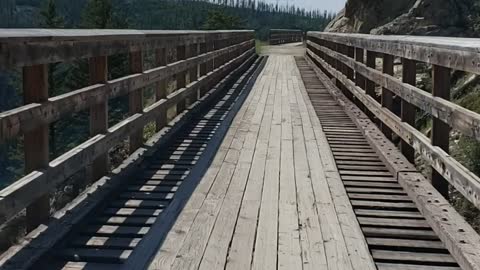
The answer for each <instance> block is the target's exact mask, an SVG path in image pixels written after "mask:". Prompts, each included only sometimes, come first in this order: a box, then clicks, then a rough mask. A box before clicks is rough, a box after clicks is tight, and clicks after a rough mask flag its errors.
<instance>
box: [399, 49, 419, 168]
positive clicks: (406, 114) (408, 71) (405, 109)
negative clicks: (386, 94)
mask: <svg viewBox="0 0 480 270" xmlns="http://www.w3.org/2000/svg"><path fill="white" fill-rule="evenodd" d="M402 82H404V83H407V84H410V85H413V86H416V84H417V64H416V62H415V61H413V60H409V59H406V58H402ZM401 102H402V104H401V112H400V117H401V118H402V121H404V122H405V123H407V124H409V125H410V126H412V127H415V120H416V118H415V116H416V109H415V107H414V106H413V105H412V104H410V103H408V102H407V101H405V100H404V99H402V101H401ZM400 149H401V150H402V154H403V155H404V156H405V157H406V158H407V160H408V161H410V163H412V164H414V163H415V150H414V149H413V147H411V146H410V145H409V144H408V142H405V141H404V140H402V141H401V143H400Z"/></svg>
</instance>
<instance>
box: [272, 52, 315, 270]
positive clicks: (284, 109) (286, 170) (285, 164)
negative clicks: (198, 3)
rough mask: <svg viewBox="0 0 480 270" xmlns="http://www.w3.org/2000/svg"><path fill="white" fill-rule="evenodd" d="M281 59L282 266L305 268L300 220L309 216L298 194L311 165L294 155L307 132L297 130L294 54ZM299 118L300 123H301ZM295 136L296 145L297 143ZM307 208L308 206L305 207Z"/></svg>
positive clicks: (279, 258) (279, 230) (279, 255)
mask: <svg viewBox="0 0 480 270" xmlns="http://www.w3.org/2000/svg"><path fill="white" fill-rule="evenodd" d="M277 59H279V60H278V61H280V64H281V66H280V68H279V71H278V72H279V74H278V75H277V76H278V77H277V79H276V85H277V88H276V91H275V92H276V96H275V106H280V110H279V111H280V112H279V113H280V115H281V118H282V123H281V133H280V134H279V135H280V137H281V143H280V180H279V185H280V189H279V197H278V208H279V210H278V211H279V215H278V269H301V268H302V257H301V256H300V254H302V253H303V252H302V251H305V249H302V250H301V249H300V238H301V236H300V235H302V233H303V232H300V226H299V224H304V222H305V221H304V220H305V218H304V217H300V216H299V214H300V211H304V210H303V207H304V205H303V202H301V201H300V200H301V198H299V197H298V196H297V195H298V194H299V192H300V191H299V190H297V188H298V181H305V179H301V180H299V179H297V177H298V178H303V176H304V175H305V174H308V172H306V171H308V167H307V169H305V165H306V163H304V164H302V165H303V167H301V165H299V164H297V163H298V161H295V160H294V157H295V158H297V159H300V158H301V157H300V156H299V155H300V153H299V151H301V149H299V148H300V147H302V146H301V144H302V142H303V141H302V138H300V137H303V133H302V134H295V130H298V127H300V128H301V120H299V119H298V118H299V117H300V116H299V115H297V114H298V109H297V107H298V105H297V104H296V102H290V101H289V96H290V95H292V94H294V93H293V89H291V88H292V87H289V85H291V80H292V77H291V75H290V74H288V73H287V72H286V71H287V70H286V65H288V63H291V59H290V57H278V58H277ZM277 100H280V102H277ZM277 111H278V110H277ZM299 121H300V123H298V122H299ZM293 127H295V128H293ZM277 136H278V135H277ZM295 140H296V144H297V147H296V149H295V147H294V144H295ZM303 147H305V146H303ZM305 161H306V160H305ZM295 191H297V193H296V192H295ZM305 196H306V194H305ZM308 207H313V204H309V205H308ZM297 208H300V209H297ZM305 211H307V210H306V209H305ZM303 235H304V233H303ZM306 252H309V251H306ZM303 254H304V253H303Z"/></svg>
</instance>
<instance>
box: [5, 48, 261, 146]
mask: <svg viewBox="0 0 480 270" xmlns="http://www.w3.org/2000/svg"><path fill="white" fill-rule="evenodd" d="M252 46H253V41H252V40H249V41H245V42H243V43H241V44H237V45H234V46H232V47H229V48H225V49H222V50H218V51H212V52H209V53H207V54H204V55H200V56H197V57H193V58H190V59H188V60H184V61H178V62H175V63H172V64H169V65H167V66H162V67H157V68H153V69H150V70H147V71H144V72H143V73H139V74H134V75H129V76H126V77H123V78H119V79H115V80H111V81H108V82H106V83H105V84H95V85H92V86H88V87H85V88H82V89H78V90H75V91H72V92H69V93H66V94H63V95H59V96H56V97H52V98H50V99H48V100H45V101H43V102H35V103H29V104H27V105H25V106H23V107H19V108H16V109H13V110H11V111H6V112H2V113H0V142H3V141H5V140H6V139H9V138H13V137H15V136H16V135H18V134H19V133H25V132H28V131H30V130H32V129H35V128H36V127H38V126H41V125H43V124H45V123H52V122H55V121H57V120H59V119H61V118H62V117H64V116H66V115H69V114H71V113H74V112H79V111H82V110H84V109H86V108H89V107H90V106H94V105H95V104H101V103H103V102H105V101H106V100H108V99H112V98H115V97H119V96H123V95H126V94H129V93H130V92H132V91H135V90H138V89H140V88H142V87H146V86H148V85H150V84H153V83H156V82H158V81H161V80H164V79H168V78H170V77H172V76H173V75H174V74H177V73H178V72H180V71H185V70H187V69H189V68H191V67H192V66H194V65H198V64H199V63H202V62H205V61H211V60H212V59H213V58H214V57H217V56H218V55H221V54H225V53H227V52H228V51H231V50H235V49H241V51H242V52H244V51H245V50H246V49H249V48H251V47H252Z"/></svg>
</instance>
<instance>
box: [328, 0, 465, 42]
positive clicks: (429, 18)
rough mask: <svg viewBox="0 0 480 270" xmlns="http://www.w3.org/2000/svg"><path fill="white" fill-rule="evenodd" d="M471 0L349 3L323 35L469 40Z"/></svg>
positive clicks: (359, 0) (352, 0)
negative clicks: (461, 38)
mask: <svg viewBox="0 0 480 270" xmlns="http://www.w3.org/2000/svg"><path fill="white" fill-rule="evenodd" d="M472 6H473V0H349V1H348V2H347V4H346V6H345V8H344V9H343V10H342V11H341V12H340V13H339V15H338V16H337V17H336V18H335V19H334V20H333V21H332V22H331V23H330V24H329V25H328V26H327V28H326V31H329V32H343V33H372V34H409V35H436V36H470V35H471V34H472V33H471V32H470V30H469V29H470V27H469V23H470V18H471V12H472Z"/></svg>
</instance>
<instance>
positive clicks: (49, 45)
mask: <svg viewBox="0 0 480 270" xmlns="http://www.w3.org/2000/svg"><path fill="white" fill-rule="evenodd" d="M0 33H1V34H0V69H11V68H17V67H23V70H24V85H25V84H26V86H27V88H25V86H24V88H25V89H30V88H32V87H33V86H34V85H35V84H38V83H40V82H39V80H40V79H42V78H43V79H45V78H47V77H44V76H48V75H47V74H46V73H45V72H44V71H45V67H46V66H47V65H48V64H49V63H56V62H65V61H71V60H76V59H80V58H90V59H89V63H90V77H91V78H90V82H91V83H92V84H93V85H90V86H87V87H85V88H82V89H77V90H73V91H71V92H69V93H66V94H63V95H60V96H55V97H50V98H48V95H46V96H41V97H39V98H37V97H35V96H32V98H29V99H25V100H26V102H29V103H27V104H25V105H24V106H21V107H18V108H15V109H13V110H10V111H7V112H2V113H0V143H4V142H5V141H6V140H7V139H11V138H16V137H18V136H20V135H24V136H25V138H27V137H28V138H32V140H30V141H31V144H30V143H29V141H26V142H27V143H28V144H25V152H26V158H28V159H29V160H28V162H29V163H28V164H30V165H29V166H28V167H27V170H26V173H27V175H26V176H25V177H23V178H22V179H20V180H18V181H16V182H14V183H13V184H11V185H10V186H8V187H6V188H5V189H3V190H1V191H0V223H3V222H6V221H8V220H9V219H10V218H12V217H14V216H15V215H17V214H18V213H19V212H21V211H22V210H23V209H25V208H27V223H28V230H29V231H30V230H32V229H34V228H35V227H36V226H38V225H39V224H41V223H43V222H45V221H46V220H48V216H49V215H50V208H49V199H48V196H49V193H51V192H52V191H54V189H55V188H56V186H57V185H58V184H61V183H63V182H65V181H66V180H67V179H68V178H69V177H71V176H72V175H74V174H75V173H77V172H78V171H79V170H81V169H83V168H85V167H88V166H89V165H93V166H92V169H93V170H94V171H93V172H92V175H93V179H91V180H88V181H86V183H87V184H88V183H91V182H93V181H96V180H98V179H99V178H100V177H102V176H103V175H105V173H107V172H108V169H109V168H108V162H107V161H106V154H107V153H108V151H109V150H110V149H111V148H112V147H114V146H115V145H117V144H119V143H120V142H122V141H123V140H124V139H125V138H128V137H130V140H131V143H130V153H133V152H134V151H135V150H136V149H137V148H139V147H141V146H142V139H143V128H144V127H145V126H146V125H147V124H149V123H152V122H153V123H155V122H156V123H157V131H160V130H161V129H162V128H163V127H164V126H165V125H166V124H167V122H166V121H167V118H166V113H167V110H168V109H169V108H171V107H173V106H176V107H177V110H176V112H177V115H179V114H181V113H182V111H184V110H185V108H186V107H188V106H189V104H191V103H194V102H195V101H196V100H197V99H198V98H200V97H202V96H203V95H204V94H205V93H206V92H207V90H209V89H210V88H211V87H212V86H213V85H216V84H217V83H218V82H219V81H221V80H222V76H225V74H228V73H229V72H230V71H232V70H233V69H234V68H236V67H237V66H239V65H240V64H241V63H243V62H244V61H246V60H248V59H251V58H252V57H253V55H254V53H255V49H254V47H255V41H254V32H253V31H244V30H241V31H138V30H41V29H15V30H11V29H10V30H5V31H3V30H2V31H0ZM227 41H228V42H227ZM214 43H215V47H214V46H213V44H214ZM166 48H176V49H177V59H178V60H177V61H176V62H174V63H170V64H168V63H167V60H166V57H167V51H166ZM183 48H185V49H186V52H187V53H185V52H184V51H183V50H184V49H183ZM199 49H200V52H199ZM147 51H152V52H154V53H155V62H156V63H157V67H155V68H152V69H149V70H145V71H144V70H143V63H142V62H143V60H142V59H143V56H142V54H143V53H145V52H147ZM118 53H129V54H130V70H131V74H129V75H127V76H125V77H122V78H118V79H114V80H111V81H107V77H106V74H107V72H108V67H107V63H106V56H108V55H114V54H118ZM41 71H43V73H42V72H41ZM187 73H188V74H189V76H188V78H190V79H189V81H187V80H186V78H187ZM173 76H176V80H177V81H178V83H177V89H176V90H175V91H174V92H172V93H171V94H169V95H168V96H167V95H166V93H165V91H166V88H165V87H166V80H170V79H171V78H172V77H173ZM43 79H42V81H43V82H44V84H45V85H43V88H45V89H48V80H43ZM33 80H35V81H33ZM29 85H32V87H29ZM150 85H153V86H155V87H156V88H157V90H156V95H155V96H156V101H155V103H154V104H153V105H151V106H149V107H148V108H143V102H142V96H143V88H145V87H147V86H150ZM32 89H33V88H32ZM27 93H29V92H27ZM42 95H43V94H42ZM125 95H129V99H130V102H129V103H130V104H129V105H130V116H129V117H128V118H126V119H125V120H123V121H121V122H120V123H118V124H116V125H114V126H112V127H108V125H107V126H106V122H105V121H106V119H108V110H107V109H106V108H107V107H106V106H108V100H109V99H113V98H116V97H120V96H125ZM86 109H90V113H91V114H94V115H95V116H94V117H90V131H91V134H90V135H91V138H90V139H88V140H87V141H85V142H84V143H82V144H81V145H79V146H76V147H75V148H73V149H72V150H70V151H69V152H67V153H65V154H63V155H61V156H60V157H58V158H56V159H55V160H53V161H50V162H49V161H48V148H49V147H48V140H45V141H35V140H34V139H35V138H37V137H38V136H39V135H40V133H41V134H47V135H48V132H45V130H46V131H48V127H49V124H50V123H53V122H55V121H58V120H60V119H63V118H65V117H67V116H69V115H70V114H72V113H75V112H79V111H82V110H86ZM107 123H108V122H107ZM42 138H43V137H42ZM34 147H35V148H34ZM38 149H41V150H42V152H41V153H40V152H39V153H37V152H38V151H37V150H38ZM44 152H45V153H47V154H46V158H45V154H44ZM27 153H28V155H27ZM32 206H35V207H34V208H32V209H31V210H29V208H30V207H32ZM33 210H35V211H36V212H33ZM29 212H30V215H29ZM32 213H34V215H32ZM30 216H31V218H30Z"/></svg>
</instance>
